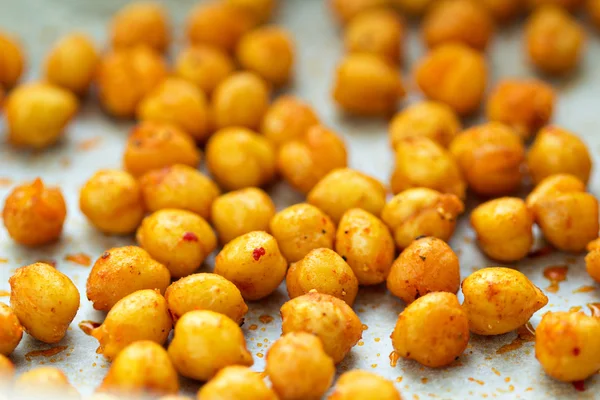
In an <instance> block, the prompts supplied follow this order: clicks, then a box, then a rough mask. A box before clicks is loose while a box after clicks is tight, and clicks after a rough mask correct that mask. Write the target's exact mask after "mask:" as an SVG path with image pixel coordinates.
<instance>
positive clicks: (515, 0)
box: [481, 0, 523, 23]
mask: <svg viewBox="0 0 600 400" xmlns="http://www.w3.org/2000/svg"><path fill="white" fill-rule="evenodd" d="M481 4H482V5H483V6H484V7H485V8H486V9H487V10H488V12H489V13H490V15H491V16H492V17H494V19H495V20H496V21H498V22H500V23H505V22H508V21H510V20H512V19H513V18H514V17H516V16H517V15H519V14H520V13H521V11H522V9H523V7H522V6H523V4H522V2H521V0H483V1H481Z"/></svg>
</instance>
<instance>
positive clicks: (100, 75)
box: [96, 46, 167, 118]
mask: <svg viewBox="0 0 600 400" xmlns="http://www.w3.org/2000/svg"><path fill="white" fill-rule="evenodd" d="M166 77H167V65H166V63H165V61H164V60H163V59H162V58H161V56H160V54H158V53H157V52H155V51H154V50H152V49H150V48H149V47H145V46H137V47H132V48H125V49H119V50H113V51H112V52H110V53H108V54H106V55H104V56H103V57H102V59H101V60H100V63H99V65H98V71H97V75H96V80H97V85H98V94H99V97H100V103H101V104H102V107H104V109H105V110H106V111H108V113H109V114H111V115H113V116H115V117H119V118H131V117H133V116H134V115H135V110H136V108H137V106H138V104H139V103H140V101H142V99H143V98H144V97H145V96H146V95H147V94H148V93H150V92H151V91H152V89H154V88H155V87H156V86H157V85H158V84H159V83H160V82H162V81H163V80H164V79H165V78H166Z"/></svg>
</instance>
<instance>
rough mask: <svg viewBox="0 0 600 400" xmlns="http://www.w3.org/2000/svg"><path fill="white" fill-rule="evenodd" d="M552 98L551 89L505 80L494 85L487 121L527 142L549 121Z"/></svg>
mask: <svg viewBox="0 0 600 400" xmlns="http://www.w3.org/2000/svg"><path fill="white" fill-rule="evenodd" d="M555 100H556V95H555V92H554V89H553V88H552V86H550V85H548V84H547V83H545V82H543V81H540V80H537V79H528V80H525V79H522V80H518V79H505V80H502V81H500V82H499V83H498V85H496V87H495V88H494V90H493V91H492V93H491V94H490V96H489V98H488V102H487V106H486V113H487V117H488V119H489V120H490V121H498V122H502V123H503V124H506V125H508V126H511V127H512V128H513V129H514V130H515V131H516V132H517V133H518V134H519V135H520V136H521V137H522V138H523V139H529V138H531V137H532V136H534V135H535V134H536V133H537V131H538V130H539V129H540V128H542V127H543V126H544V125H546V124H547V123H548V122H549V121H550V119H551V118H552V113H553V111H554V102H555Z"/></svg>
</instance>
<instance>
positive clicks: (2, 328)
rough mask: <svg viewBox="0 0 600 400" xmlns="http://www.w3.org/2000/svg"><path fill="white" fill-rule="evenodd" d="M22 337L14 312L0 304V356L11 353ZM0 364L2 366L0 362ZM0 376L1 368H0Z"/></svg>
mask: <svg viewBox="0 0 600 400" xmlns="http://www.w3.org/2000/svg"><path fill="white" fill-rule="evenodd" d="M22 337H23V327H22V326H21V323H20V322H19V319H18V318H17V316H16V315H15V313H14V311H13V310H12V309H11V308H10V307H9V306H7V305H6V304H4V303H0V356H1V355H4V356H8V355H10V353H12V352H13V351H14V350H15V349H16V348H17V346H18V345H19V343H20V342H21V338H22ZM0 364H2V362H1V360H0ZM0 376H2V367H1V366H0Z"/></svg>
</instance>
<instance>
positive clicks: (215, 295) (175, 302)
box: [165, 273, 248, 324]
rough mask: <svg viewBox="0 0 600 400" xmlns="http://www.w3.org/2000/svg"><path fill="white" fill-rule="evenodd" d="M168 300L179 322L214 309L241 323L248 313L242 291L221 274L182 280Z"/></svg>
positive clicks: (201, 274)
mask: <svg viewBox="0 0 600 400" xmlns="http://www.w3.org/2000/svg"><path fill="white" fill-rule="evenodd" d="M165 298H166V300H167V304H168V306H169V312H170V313H171V316H172V317H173V320H174V321H175V322H177V321H178V320H179V318H181V316H183V315H184V314H185V313H187V312H189V311H193V310H210V311H214V312H218V313H220V314H224V315H227V316H228V317H229V318H231V319H232V320H233V321H234V322H235V323H237V324H241V323H243V322H244V315H246V313H247V312H248V306H247V305H246V303H244V299H243V298H242V294H241V292H240V291H239V289H238V288H237V287H236V286H235V285H234V284H233V283H231V282H229V281H228V280H227V279H225V278H223V277H222V276H220V275H217V274H208V273H200V274H194V275H189V276H186V277H185V278H181V279H180V280H178V281H177V282H174V283H173V284H172V285H171V286H169V288H168V289H167V292H166V293H165Z"/></svg>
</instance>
